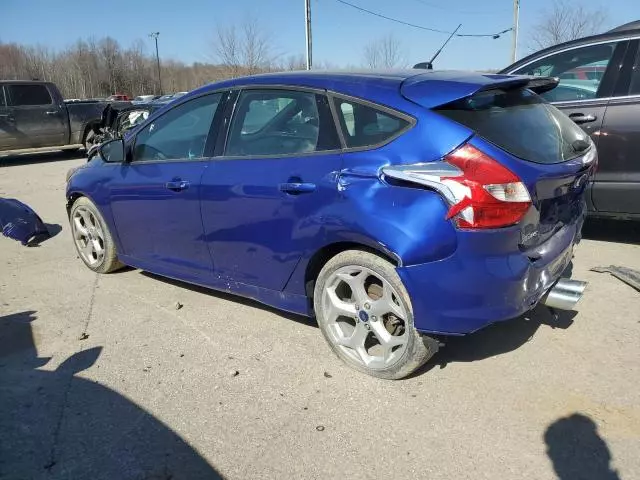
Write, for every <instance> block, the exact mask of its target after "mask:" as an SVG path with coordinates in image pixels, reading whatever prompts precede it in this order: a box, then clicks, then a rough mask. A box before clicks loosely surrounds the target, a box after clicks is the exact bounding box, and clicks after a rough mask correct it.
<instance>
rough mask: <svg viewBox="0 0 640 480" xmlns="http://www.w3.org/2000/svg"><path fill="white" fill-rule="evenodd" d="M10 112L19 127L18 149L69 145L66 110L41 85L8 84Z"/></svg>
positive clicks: (45, 87)
mask: <svg viewBox="0 0 640 480" xmlns="http://www.w3.org/2000/svg"><path fill="white" fill-rule="evenodd" d="M6 91H7V94H8V100H9V110H10V113H11V115H12V118H13V122H14V124H15V127H16V134H17V140H16V144H17V145H16V146H17V148H30V147H52V146H59V145H65V144H66V143H67V124H68V119H67V117H66V113H65V110H64V108H63V106H62V105H58V104H57V103H56V101H55V100H54V98H53V97H52V96H51V93H50V92H49V89H48V88H47V86H46V85H45V84H41V83H15V84H8V85H7V86H6Z"/></svg>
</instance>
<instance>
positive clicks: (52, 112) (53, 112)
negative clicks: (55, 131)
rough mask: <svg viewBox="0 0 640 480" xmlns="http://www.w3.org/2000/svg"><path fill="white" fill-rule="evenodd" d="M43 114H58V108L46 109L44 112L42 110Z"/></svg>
mask: <svg viewBox="0 0 640 480" xmlns="http://www.w3.org/2000/svg"><path fill="white" fill-rule="evenodd" d="M44 113H45V115H58V113H59V112H58V110H47V111H46V112H44Z"/></svg>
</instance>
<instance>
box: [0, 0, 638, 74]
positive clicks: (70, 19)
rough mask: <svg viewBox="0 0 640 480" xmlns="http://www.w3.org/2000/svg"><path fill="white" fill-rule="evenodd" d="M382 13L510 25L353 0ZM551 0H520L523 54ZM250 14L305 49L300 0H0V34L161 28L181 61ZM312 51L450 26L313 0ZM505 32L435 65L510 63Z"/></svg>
mask: <svg viewBox="0 0 640 480" xmlns="http://www.w3.org/2000/svg"><path fill="white" fill-rule="evenodd" d="M349 1H350V2H351V3H354V4H357V5H360V6H362V7H364V8H367V9H369V10H374V11H376V12H379V13H382V14H385V15H387V16H391V17H395V18H398V19H402V20H405V21H408V22H412V23H417V24H420V25H423V26H427V27H432V28H436V29H441V30H449V31H451V30H453V29H454V28H455V27H456V26H457V25H458V23H462V24H463V26H462V29H461V30H460V32H461V33H493V32H497V31H500V30H504V29H506V28H509V27H511V23H512V12H513V10H512V5H513V2H512V0H492V1H484V2H482V1H478V0H349ZM582 1H583V3H588V4H589V5H590V6H593V7H598V6H604V7H605V8H606V9H607V10H608V12H609V21H608V26H610V27H613V26H617V25H619V24H622V23H626V22H628V21H631V20H637V19H640V0H607V1H603V0H588V2H587V0H582ZM551 2H552V0H521V17H520V26H521V35H520V45H521V48H520V49H519V52H520V55H521V56H522V55H523V54H525V53H528V50H527V48H526V43H527V34H528V33H529V32H530V31H531V25H532V24H533V23H535V21H536V18H537V16H538V14H539V13H540V11H541V10H542V9H543V8H545V7H546V6H547V5H549V4H550V3H551ZM247 15H253V16H254V17H255V18H256V19H257V20H258V21H259V22H260V24H261V26H262V27H263V28H264V30H265V31H267V32H269V33H270V35H271V37H272V39H273V44H274V46H275V49H276V51H277V52H278V53H280V54H282V55H289V54H301V53H303V52H304V0H106V1H104V2H100V1H94V2H87V1H86V0H64V1H63V0H58V1H55V0H0V21H1V22H2V28H1V29H0V41H2V42H18V43H23V44H34V45H35V44H42V45H46V46H48V47H50V48H64V47H65V46H67V45H69V44H71V43H73V42H74V41H75V40H76V39H77V38H79V37H84V38H86V37H89V36H92V35H93V36H96V37H102V36H106V35H110V36H112V37H114V38H115V39H117V40H118V41H119V42H120V43H121V44H123V45H128V44H130V43H131V42H133V41H134V40H136V39H142V40H144V41H145V43H146V45H147V46H148V51H149V52H151V51H152V44H151V40H150V39H149V38H148V37H147V34H148V33H149V32H151V31H160V38H159V42H160V56H161V57H162V58H173V59H177V60H182V61H184V62H187V63H191V62H194V61H211V59H212V52H213V49H212V46H211V44H212V41H213V39H214V36H215V30H216V26H217V25H219V24H220V25H230V24H238V23H241V22H242V20H243V19H244V18H246V16H247ZM312 18H313V46H314V50H313V51H314V61H315V62H322V61H328V62H331V63H332V64H334V65H339V66H346V65H360V64H361V63H362V60H363V55H362V52H363V48H364V46H365V45H366V44H367V43H368V42H370V41H372V40H374V39H376V38H379V37H380V36H383V35H386V34H393V35H394V36H395V37H396V38H397V39H398V40H399V41H400V42H401V44H402V46H403V49H404V51H405V56H406V59H407V63H408V64H413V63H416V62H418V61H421V60H425V59H428V58H429V57H430V56H431V55H432V54H433V52H434V51H435V50H436V49H437V48H438V46H439V45H440V44H441V43H442V42H443V41H444V40H445V39H446V35H442V34H438V33H431V32H426V31H422V30H417V29H413V28H410V27H405V26H402V25H397V24H394V23H391V22H389V21H387V20H383V19H380V18H376V17H373V16H369V15H366V14H364V13H361V12H359V11H357V10H355V9H352V8H351V7H348V6H346V5H342V4H340V3H338V2H337V1H336V0H312ZM510 48H511V35H510V34H506V35H504V36H502V37H501V38H500V39H498V40H492V39H485V38H481V39H463V38H456V39H454V40H452V42H451V43H450V44H449V46H448V47H447V48H446V50H445V51H444V52H443V53H442V54H441V56H440V57H439V59H438V61H437V67H438V68H459V69H483V68H500V67H503V66H506V65H507V64H509V63H510V62H509V52H510Z"/></svg>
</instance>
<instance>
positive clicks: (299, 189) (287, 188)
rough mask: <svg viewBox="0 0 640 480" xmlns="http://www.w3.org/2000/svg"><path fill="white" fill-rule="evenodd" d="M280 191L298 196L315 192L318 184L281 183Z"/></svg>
mask: <svg viewBox="0 0 640 480" xmlns="http://www.w3.org/2000/svg"><path fill="white" fill-rule="evenodd" d="M278 189H279V190H280V191H281V192H284V193H289V194H291V195H298V194H299V193H311V192H314V191H315V190H316V184H315V183H301V182H290V183H281V184H280V185H278Z"/></svg>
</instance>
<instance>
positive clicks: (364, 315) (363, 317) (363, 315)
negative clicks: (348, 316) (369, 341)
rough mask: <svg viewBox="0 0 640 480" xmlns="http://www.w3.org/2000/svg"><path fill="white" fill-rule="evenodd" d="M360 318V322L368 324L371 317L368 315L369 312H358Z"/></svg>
mask: <svg viewBox="0 0 640 480" xmlns="http://www.w3.org/2000/svg"><path fill="white" fill-rule="evenodd" d="M358 317H359V318H360V320H362V321H363V322H367V321H368V320H369V315H367V312H365V311H364V310H360V311H359V312H358Z"/></svg>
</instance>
